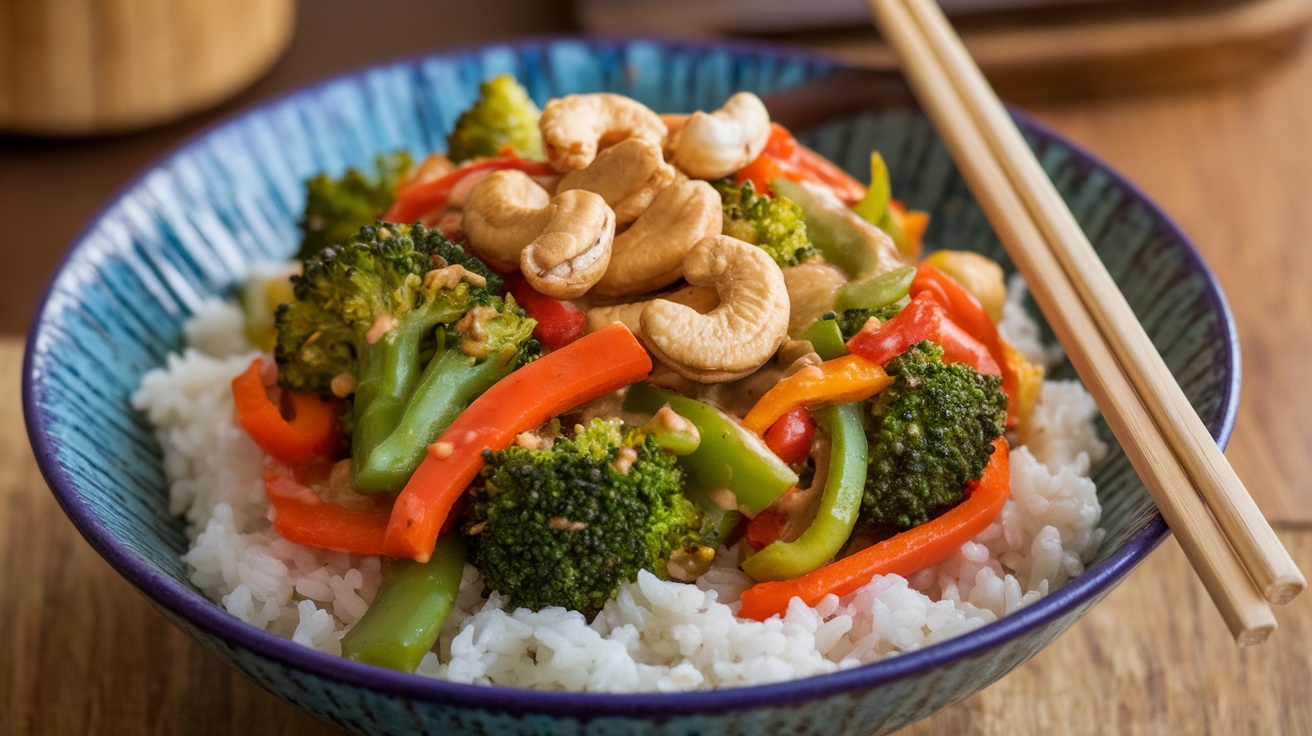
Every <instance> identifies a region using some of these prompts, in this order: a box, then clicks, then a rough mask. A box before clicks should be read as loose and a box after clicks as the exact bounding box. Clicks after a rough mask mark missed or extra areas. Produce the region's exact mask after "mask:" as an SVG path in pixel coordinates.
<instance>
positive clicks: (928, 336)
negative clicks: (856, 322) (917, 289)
mask: <svg viewBox="0 0 1312 736" xmlns="http://www.w3.org/2000/svg"><path fill="white" fill-rule="evenodd" d="M923 340H929V341H930V342H934V343H938V344H939V345H941V346H942V347H943V360H944V362H947V363H965V364H966V365H969V366H970V367H971V368H974V369H975V370H977V371H979V372H980V373H981V374H983V375H986V376H996V375H1000V374H1001V372H1002V370H1001V368H999V366H998V363H997V361H996V360H995V359H994V358H993V356H992V355H991V354H990V353H989V351H988V349H987V348H985V347H984V345H983V344H981V343H980V342H979V341H978V340H976V339H975V338H974V337H971V336H970V335H969V334H968V333H967V332H966V331H965V330H963V329H962V328H961V327H960V326H958V325H957V324H956V323H955V322H953V321H952V320H951V319H948V316H947V310H946V308H944V306H943V305H942V304H941V303H940V302H939V300H938V299H936V298H935V297H934V296H933V295H932V294H929V293H926V292H922V293H919V294H916V295H915V296H913V297H912V298H911V301H910V303H908V304H907V305H906V306H905V307H903V308H902V311H901V312H898V313H897V315H895V316H894V317H893V318H892V319H890V320H888V321H887V322H885V323H883V324H881V325H879V326H878V327H874V328H862V330H861V331H860V332H858V333H856V334H855V335H853V336H852V339H850V340H848V341H847V349H848V350H849V351H850V352H851V353H852V354H854V355H859V356H861V357H862V358H865V359H866V360H868V361H870V362H872V363H876V364H878V365H883V364H884V363H887V362H888V361H890V360H892V359H893V358H895V357H897V356H899V355H901V354H902V353H904V352H906V350H907V348H909V347H911V346H912V345H915V344H917V343H919V342H921V341H923Z"/></svg>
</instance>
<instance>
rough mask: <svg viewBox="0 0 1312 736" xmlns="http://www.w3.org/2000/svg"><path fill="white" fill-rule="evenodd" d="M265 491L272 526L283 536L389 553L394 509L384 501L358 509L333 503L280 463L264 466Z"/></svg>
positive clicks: (363, 551) (365, 552) (362, 552)
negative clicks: (386, 538) (387, 545)
mask: <svg viewBox="0 0 1312 736" xmlns="http://www.w3.org/2000/svg"><path fill="white" fill-rule="evenodd" d="M264 492H265V496H266V497H267V498H268V499H269V508H270V514H269V516H270V517H271V519H272V521H273V528H274V530H275V531H277V532H278V534H280V535H282V537H283V538H284V539H290V540H291V541H293V542H300V543H301V544H308V545H311V546H313V547H323V548H325V549H335V550H339V551H342V552H354V553H355V554H360V555H378V554H383V553H385V552H386V548H385V547H384V545H383V535H384V534H385V533H386V531H387V523H388V520H389V519H391V511H390V509H388V507H387V505H386V503H384V502H381V500H379V501H375V502H373V503H372V504H369V502H367V501H366V502H363V503H362V506H361V507H359V508H357V507H348V506H344V505H342V504H337V503H330V502H329V501H326V500H324V499H323V497H321V496H320V495H319V494H318V493H316V492H315V491H314V489H312V488H310V487H309V486H307V485H305V484H304V483H302V482H301V481H300V480H299V479H297V477H296V471H295V470H294V469H293V468H292V467H290V466H287V465H282V464H280V463H277V462H269V463H267V464H266V465H265V468H264ZM364 504H369V505H371V506H372V508H369V507H368V506H365V505H364Z"/></svg>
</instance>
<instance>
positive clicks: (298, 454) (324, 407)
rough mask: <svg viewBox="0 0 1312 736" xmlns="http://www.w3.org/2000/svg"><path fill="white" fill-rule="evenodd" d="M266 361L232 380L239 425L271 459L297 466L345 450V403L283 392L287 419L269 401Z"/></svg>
mask: <svg viewBox="0 0 1312 736" xmlns="http://www.w3.org/2000/svg"><path fill="white" fill-rule="evenodd" d="M263 375H264V359H263V358H256V359H255V360H254V361H252V362H251V365H250V367H249V368H247V369H246V370H245V371H244V372H243V373H242V374H241V375H239V376H237V377H236V378H234V379H232V397H233V400H234V402H235V404H236V408H237V424H238V425H240V426H241V428H242V429H244V430H246V434H248V435H250V438H251V439H252V440H255V444H257V445H259V446H260V449H261V450H263V451H264V452H265V454H267V455H272V456H273V457H276V458H278V459H279V460H281V461H283V462H285V463H288V464H291V465H296V464H300V463H304V462H307V461H309V460H312V459H314V458H316V457H321V456H327V455H331V454H333V453H335V452H337V451H339V450H341V449H342V423H341V416H342V411H343V407H342V405H341V402H339V401H335V400H332V399H324V398H323V397H321V396H319V395H318V394H313V393H307V392H303V391H289V390H286V389H282V390H281V391H280V399H281V401H282V402H283V403H284V405H285V406H286V407H287V412H286V413H287V416H284V415H283V411H282V410H280V409H279V407H278V406H277V405H276V404H274V403H273V400H272V399H270V398H269V392H268V390H267V389H266V388H265V385H264V379H263Z"/></svg>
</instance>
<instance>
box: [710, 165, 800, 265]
mask: <svg viewBox="0 0 1312 736" xmlns="http://www.w3.org/2000/svg"><path fill="white" fill-rule="evenodd" d="M713 184H714V186H715V189H716V191H718V192H719V193H720V201H721V202H722V203H723V205H724V234H725V235H729V236H732V237H735V238H737V239H739V240H742V241H744V242H747V243H751V244H753V245H759V246H760V247H761V248H762V249H764V250H765V252H766V253H769V254H770V257H771V258H773V259H774V262H775V263H777V264H779V267H780V268H788V267H789V266H796V265H797V264H799V263H801V262H802V261H804V260H806V259H807V258H810V257H811V256H813V255H815V253H816V249H815V247H814V246H813V245H811V241H810V240H808V239H807V236H806V220H805V218H804V217H803V216H802V208H801V207H799V206H798V205H797V203H796V202H794V201H793V200H791V199H788V198H787V197H766V196H762V195H758V194H757V193H756V187H755V185H753V184H752V182H750V181H746V182H743V183H742V184H741V185H740V184H736V183H735V182H734V180H733V179H732V178H725V179H720V180H719V181H716V182H714V183H713Z"/></svg>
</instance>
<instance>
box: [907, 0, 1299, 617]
mask: <svg viewBox="0 0 1312 736" xmlns="http://www.w3.org/2000/svg"><path fill="white" fill-rule="evenodd" d="M906 4H907V5H908V6H909V9H910V10H911V14H912V15H913V16H914V18H915V20H916V21H917V22H918V23H919V25H920V29H921V30H922V31H923V32H924V34H925V35H926V36H927V37H928V39H929V42H930V43H931V44H932V46H933V48H934V50H935V51H936V52H937V54H938V58H939V60H940V62H942V64H943V65H944V66H945V67H946V68H947V70H948V73H949V75H950V76H951V78H952V81H953V83H954V84H955V85H956V89H957V93H958V94H959V95H961V96H962V98H963V99H964V100H965V102H966V105H967V107H969V108H970V110H971V113H972V115H973V116H974V119H975V123H976V125H977V126H978V127H979V128H980V130H981V131H982V132H983V134H984V137H985V138H986V139H987V140H988V142H989V144H990V146H991V147H992V148H993V151H994V153H995V154H996V156H997V158H998V160H999V161H1000V162H1001V164H1002V167H1003V169H1004V170H1005V171H1006V173H1007V176H1008V178H1009V179H1010V180H1011V182H1012V184H1013V185H1014V188H1015V189H1016V191H1017V192H1019V193H1020V196H1021V199H1022V200H1024V202H1025V205H1026V207H1027V208H1028V209H1029V211H1030V213H1031V214H1032V215H1033V217H1034V220H1035V222H1036V223H1037V224H1038V226H1039V229H1040V230H1041V231H1042V232H1043V235H1044V237H1045V238H1046V239H1047V241H1048V243H1049V244H1050V246H1051V249H1052V251H1053V252H1054V253H1055V254H1056V256H1057V260H1058V261H1060V262H1061V265H1062V267H1063V268H1064V269H1065V271H1066V273H1067V274H1068V275H1069V276H1071V283H1072V285H1074V286H1075V288H1076V290H1077V291H1078V292H1079V296H1080V299H1081V301H1082V302H1083V303H1084V305H1085V306H1086V307H1087V308H1088V309H1089V312H1090V314H1091V315H1092V316H1093V319H1094V321H1095V322H1097V324H1098V327H1099V329H1100V330H1101V331H1102V334H1103V336H1104V337H1105V338H1106V339H1107V341H1108V342H1109V343H1110V344H1111V346H1112V352H1113V353H1114V354H1115V355H1117V356H1119V357H1120V359H1121V364H1122V367H1123V368H1125V371H1126V373H1127V374H1128V375H1129V377H1130V380H1131V381H1132V382H1134V385H1135V386H1136V387H1137V388H1138V390H1139V395H1140V396H1141V397H1143V398H1144V400H1145V404H1146V405H1147V407H1148V411H1149V413H1151V414H1152V416H1153V419H1154V421H1156V423H1157V426H1158V428H1160V429H1161V430H1162V432H1163V434H1165V435H1166V439H1167V442H1168V443H1169V444H1170V445H1171V447H1172V448H1173V449H1174V450H1175V452H1176V455H1177V456H1178V457H1179V458H1180V463H1181V464H1183V465H1184V466H1185V469H1186V472H1187V473H1188V474H1189V477H1190V478H1192V479H1193V481H1194V485H1195V487H1196V488H1197V490H1198V492H1199V494H1200V495H1201V496H1202V498H1203V500H1204V501H1205V502H1206V503H1207V505H1208V507H1209V508H1210V509H1211V510H1212V513H1213V514H1214V515H1215V516H1216V519H1217V522H1218V523H1220V525H1221V529H1222V530H1223V531H1224V532H1225V535H1226V537H1227V538H1228V539H1229V540H1230V542H1231V545H1232V546H1233V547H1234V548H1235V552H1236V553H1237V554H1238V555H1239V558H1240V560H1241V561H1242V562H1243V564H1244V568H1245V569H1247V570H1248V573H1249V575H1250V576H1251V577H1252V578H1253V581H1254V582H1255V583H1257V586H1258V588H1259V589H1261V591H1262V594H1263V596H1265V597H1266V599H1267V600H1268V601H1270V602H1272V603H1278V604H1282V603H1288V602H1289V601H1291V600H1293V599H1294V598H1295V597H1296V596H1297V595H1298V594H1299V593H1301V592H1302V591H1303V588H1304V587H1305V585H1306V581H1305V580H1304V578H1303V574H1302V573H1301V572H1300V571H1299V569H1298V566H1297V565H1296V564H1295V563H1294V560H1293V558H1292V557H1290V555H1289V552H1288V551H1287V550H1286V549H1285V547H1284V545H1282V544H1281V543H1280V540H1279V539H1278V538H1277V537H1276V535H1275V532H1274V531H1273V530H1272V529H1271V525H1270V524H1268V523H1267V521H1266V518H1265V517H1263V516H1262V512H1261V511H1260V510H1259V509H1258V508H1257V504H1256V503H1254V502H1253V497H1252V496H1251V495H1249V493H1248V491H1247V490H1245V489H1244V485H1243V483H1242V482H1241V481H1240V480H1239V477H1238V476H1237V475H1235V471H1234V468H1232V467H1231V466H1230V463H1228V462H1226V459H1225V456H1224V455H1222V454H1221V450H1220V448H1218V447H1217V445H1216V442H1215V440H1213V438H1212V436H1211V434H1210V433H1209V432H1208V431H1207V428H1206V427H1205V426H1203V422H1202V421H1201V420H1200V419H1199V418H1198V415H1197V414H1196V413H1195V412H1194V410H1193V407H1192V406H1191V405H1190V404H1189V399H1188V398H1186V397H1185V395H1184V391H1182V390H1181V389H1180V385H1179V384H1178V383H1176V381H1175V378H1174V377H1173V376H1172V375H1171V371H1170V369H1168V368H1167V367H1166V363H1165V362H1163V361H1162V359H1161V356H1160V355H1159V354H1158V352H1157V349H1156V348H1155V347H1153V344H1152V341H1151V340H1150V339H1149V337H1148V334H1147V333H1146V332H1144V330H1143V326H1142V325H1141V324H1140V323H1139V320H1138V319H1137V318H1136V317H1135V316H1134V312H1133V311H1132V310H1131V309H1130V305H1129V303H1127V302H1126V301H1125V297H1124V295H1122V294H1121V292H1120V290H1119V289H1118V288H1117V287H1116V283H1115V282H1114V281H1113V280H1112V277H1111V275H1110V274H1108V273H1107V269H1106V268H1105V267H1104V266H1103V263H1102V261H1101V260H1100V259H1099V258H1098V255H1097V253H1096V252H1094V250H1093V246H1092V245H1090V244H1089V240H1088V238H1087V237H1086V236H1085V234H1084V231H1083V230H1082V229H1081V228H1080V225H1079V223H1078V222H1076V221H1075V216H1074V215H1073V214H1071V211H1070V208H1068V207H1067V206H1066V203H1065V202H1064V201H1062V198H1061V195H1060V194H1059V193H1058V192H1057V187H1056V186H1054V185H1053V183H1052V180H1051V179H1049V178H1048V176H1047V174H1045V173H1044V171H1043V167H1042V166H1040V164H1039V162H1038V159H1036V158H1035V157H1034V154H1033V152H1031V150H1030V148H1029V146H1028V145H1026V143H1025V139H1024V138H1023V137H1022V136H1021V134H1020V131H1019V130H1018V129H1017V128H1016V126H1015V124H1014V123H1012V121H1011V117H1010V116H1009V115H1008V114H1007V111H1006V109H1005V108H1004V107H1003V106H1002V102H1001V101H1000V100H999V99H998V98H997V96H996V95H995V94H993V91H992V89H991V88H990V86H989V84H988V81H987V80H985V78H984V75H983V74H982V73H981V72H980V70H979V67H978V66H976V65H975V63H974V62H973V61H972V60H971V58H970V55H969V53H968V52H967V51H966V48H965V46H963V45H962V43H961V40H960V38H958V37H957V35H956V33H954V32H953V30H952V27H951V26H950V25H949V24H948V21H947V18H945V17H944V16H943V13H942V11H941V10H939V8H938V6H937V5H935V4H934V3H933V2H931V1H930V0H907V3H906Z"/></svg>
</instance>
